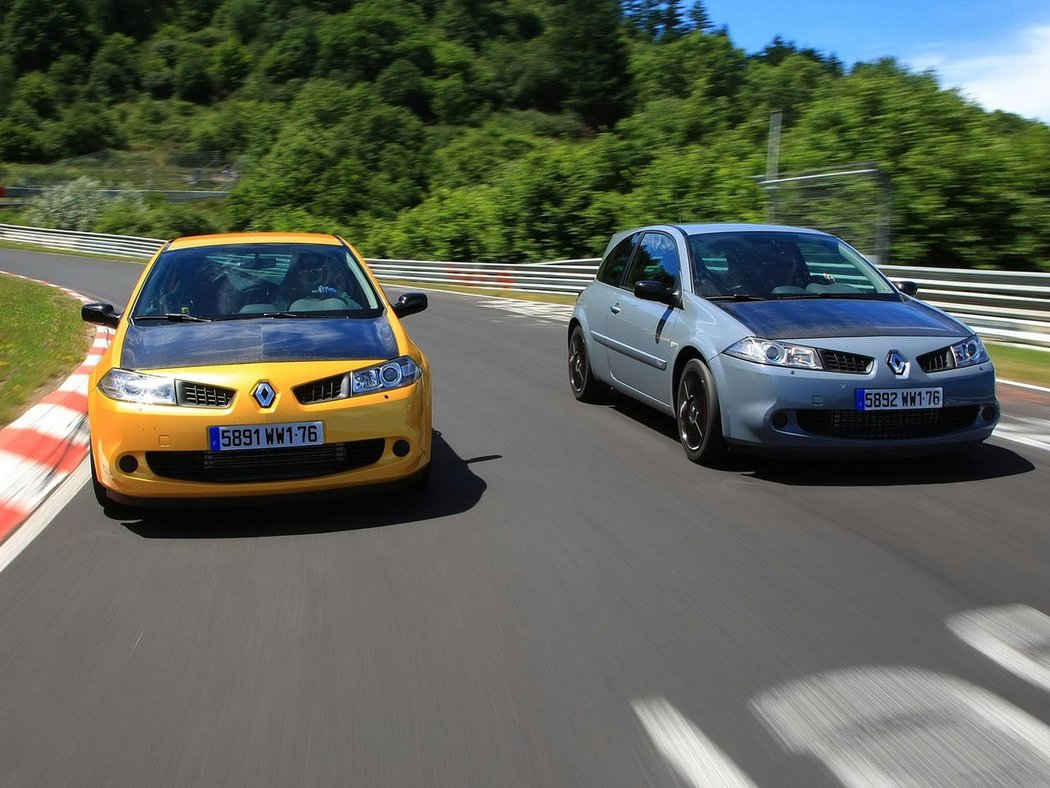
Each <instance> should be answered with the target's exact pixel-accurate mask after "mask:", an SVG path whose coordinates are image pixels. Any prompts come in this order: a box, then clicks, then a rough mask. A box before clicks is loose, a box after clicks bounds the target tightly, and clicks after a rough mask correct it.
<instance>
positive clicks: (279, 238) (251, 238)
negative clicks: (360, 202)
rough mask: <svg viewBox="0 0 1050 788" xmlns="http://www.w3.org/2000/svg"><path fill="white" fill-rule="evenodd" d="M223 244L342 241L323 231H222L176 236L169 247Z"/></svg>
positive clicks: (329, 243)
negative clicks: (211, 233) (210, 233)
mask: <svg viewBox="0 0 1050 788" xmlns="http://www.w3.org/2000/svg"><path fill="white" fill-rule="evenodd" d="M222 244H327V245H328V246H340V245H342V242H341V241H340V240H339V239H338V238H336V237H335V236H334V235H327V234H323V233H220V234H216V235H189V236H186V237H184V238H176V239H175V240H174V241H172V242H171V244H170V245H169V246H168V248H169V249H189V248H193V247H196V246H219V245H222Z"/></svg>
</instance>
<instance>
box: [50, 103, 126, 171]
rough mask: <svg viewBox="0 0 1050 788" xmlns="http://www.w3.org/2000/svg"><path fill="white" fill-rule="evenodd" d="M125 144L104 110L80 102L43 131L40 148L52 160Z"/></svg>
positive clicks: (97, 106) (98, 106)
mask: <svg viewBox="0 0 1050 788" xmlns="http://www.w3.org/2000/svg"><path fill="white" fill-rule="evenodd" d="M123 143H124V140H123V137H122V136H121V134H120V131H119V129H118V128H117V126H116V125H115V124H114V123H113V121H112V120H111V118H110V116H109V115H108V114H107V113H106V111H105V108H104V107H102V106H101V105H99V104H95V103H93V102H90V101H78V102H77V103H76V104H74V105H73V106H71V107H69V109H67V110H66V111H65V112H64V113H63V114H62V117H61V119H59V120H55V121H51V122H49V123H47V124H45V126H44V127H43V129H42V131H41V146H42V147H43V149H44V151H45V153H46V154H47V156H48V157H49V158H51V159H61V158H65V157H67V156H80V155H83V154H85V153H94V152H95V151H99V150H103V149H104V148H116V147H120V146H121V145H123Z"/></svg>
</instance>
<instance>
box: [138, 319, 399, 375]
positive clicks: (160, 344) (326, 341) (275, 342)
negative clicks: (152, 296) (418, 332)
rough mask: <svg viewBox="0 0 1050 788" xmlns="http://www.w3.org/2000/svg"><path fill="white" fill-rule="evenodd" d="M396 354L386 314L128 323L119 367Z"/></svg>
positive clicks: (140, 367)
mask: <svg viewBox="0 0 1050 788" xmlns="http://www.w3.org/2000/svg"><path fill="white" fill-rule="evenodd" d="M397 355H398V347H397V341H396V340H395V339H394V332H393V331H392V330H391V328H390V323H389V321H388V320H387V318H386V316H380V317H377V318H367V319H347V318H320V317H308V318H284V319H281V318H264V317H259V318H255V319H252V320H217V321H215V322H212V323H146V324H134V323H132V324H131V325H130V326H128V332H127V335H126V337H125V338H124V347H123V351H122V353H121V357H120V366H121V367H123V368H124V369H131V370H141V369H168V368H173V367H204V366H219V365H224V364H258V363H265V362H271V361H336V360H340V359H345V360H358V359H361V360H363V359H388V358H394V357H395V356H397Z"/></svg>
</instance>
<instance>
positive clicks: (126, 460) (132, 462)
mask: <svg viewBox="0 0 1050 788" xmlns="http://www.w3.org/2000/svg"><path fill="white" fill-rule="evenodd" d="M117 467H118V468H120V470H122V471H123V472H124V473H134V472H135V471H137V470H138V469H139V461H138V460H136V459H135V458H134V457H132V456H131V455H130V454H125V455H124V456H123V457H121V458H120V459H119V460H117Z"/></svg>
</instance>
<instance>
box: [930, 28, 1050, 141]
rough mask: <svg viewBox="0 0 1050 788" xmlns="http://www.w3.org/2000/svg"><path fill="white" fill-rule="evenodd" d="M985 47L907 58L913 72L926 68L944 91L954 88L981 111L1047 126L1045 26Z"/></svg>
mask: <svg viewBox="0 0 1050 788" xmlns="http://www.w3.org/2000/svg"><path fill="white" fill-rule="evenodd" d="M987 43H988V44H989V46H988V48H987V49H986V50H984V51H979V52H971V54H970V55H968V56H955V55H944V54H926V55H922V56H919V57H914V58H910V59H909V60H910V62H911V65H912V67H913V68H916V69H919V70H925V69H929V68H932V69H933V70H934V71H936V72H937V74H938V76H939V77H940V80H941V84H942V85H943V86H944V87H953V88H959V89H960V90H961V91H962V93H963V94H964V95H965V96H967V97H968V98H971V99H973V100H974V101H976V102H977V103H978V104H980V105H981V106H983V107H985V108H986V109H989V110H995V109H1001V110H1005V111H1007V112H1015V113H1017V114H1018V115H1021V116H1023V117H1026V118H1036V119H1038V120H1041V121H1043V122H1044V123H1050V24H1047V25H1038V26H1032V27H1028V28H1026V29H1024V30H1022V31H1020V33H1019V34H1017V35H1016V36H1015V37H1013V38H1012V39H1010V40H1008V41H1000V42H994V43H993V42H987Z"/></svg>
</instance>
